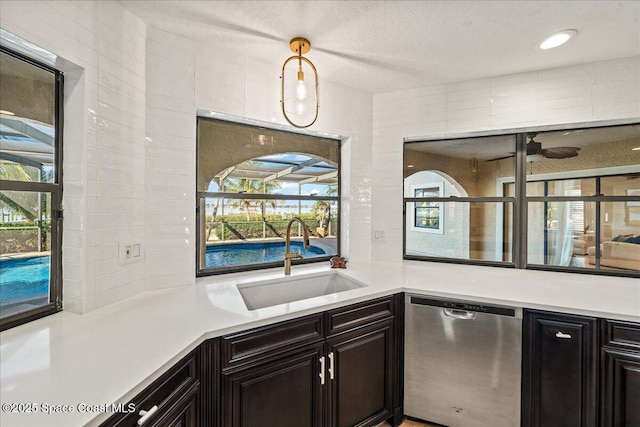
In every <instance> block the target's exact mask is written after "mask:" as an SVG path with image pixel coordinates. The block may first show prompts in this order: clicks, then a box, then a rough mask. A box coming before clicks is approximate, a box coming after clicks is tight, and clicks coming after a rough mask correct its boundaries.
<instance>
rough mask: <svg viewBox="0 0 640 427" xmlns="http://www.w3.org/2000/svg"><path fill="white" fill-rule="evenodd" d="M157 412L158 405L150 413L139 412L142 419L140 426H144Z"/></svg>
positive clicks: (139, 420)
mask: <svg viewBox="0 0 640 427" xmlns="http://www.w3.org/2000/svg"><path fill="white" fill-rule="evenodd" d="M157 410H158V405H153V406H152V407H151V409H149V410H148V411H145V410H141V411H140V412H139V414H140V418H139V419H138V425H139V426H141V425H142V424H144V423H145V422H146V421H147V420H148V419H149V417H151V416H152V415H153V414H155V413H156V411H157Z"/></svg>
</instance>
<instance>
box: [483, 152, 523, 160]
mask: <svg viewBox="0 0 640 427" xmlns="http://www.w3.org/2000/svg"><path fill="white" fill-rule="evenodd" d="M515 155H516V153H513V154H511V155H509V156H504V157H496V158H495V159H488V160H485V162H495V161H496V160H504V159H509V158H511V157H514V156H515Z"/></svg>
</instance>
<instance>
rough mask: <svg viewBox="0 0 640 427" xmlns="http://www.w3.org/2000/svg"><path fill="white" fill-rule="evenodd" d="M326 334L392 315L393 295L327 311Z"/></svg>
mask: <svg viewBox="0 0 640 427" xmlns="http://www.w3.org/2000/svg"><path fill="white" fill-rule="evenodd" d="M327 314H328V315H327V322H328V325H327V335H335V334H339V333H341V332H344V331H347V330H349V329H352V328H356V327H358V326H362V325H368V324H370V323H372V322H375V321H377V320H380V319H384V318H387V317H392V316H393V295H389V296H388V297H383V298H378V299H375V300H371V301H365V302H362V303H359V304H353V305H349V306H347V307H341V308H336V309H335V310H331V311H329V312H327Z"/></svg>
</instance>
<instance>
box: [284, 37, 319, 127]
mask: <svg viewBox="0 0 640 427" xmlns="http://www.w3.org/2000/svg"><path fill="white" fill-rule="evenodd" d="M289 48H290V49H291V51H292V52H293V53H295V55H294V56H291V57H289V58H288V59H287V60H286V61H284V64H282V74H281V75H280V88H281V92H280V105H281V107H282V114H284V118H285V119H287V121H288V122H289V123H290V124H291V125H293V126H295V127H297V128H307V127H309V126H311V125H312V124H314V123H315V122H316V120H317V118H318V108H319V105H318V72H317V70H316V67H315V65H313V62H311V61H310V60H308V59H307V58H305V57H304V56H302V55H304V54H306V53H307V52H309V50H311V43H310V42H309V40H307V39H305V38H304V37H296V38H294V39H292V40H291V41H290V42H289ZM289 63H291V65H290V66H289V67H288V68H289V70H287V64H289ZM293 65H295V68H294V67H293ZM303 65H304V68H305V69H306V70H307V72H306V73H305V71H304V70H303ZM293 70H295V79H294V76H293V75H291V74H293ZM309 70H310V71H311V72H309ZM287 71H289V74H287Z"/></svg>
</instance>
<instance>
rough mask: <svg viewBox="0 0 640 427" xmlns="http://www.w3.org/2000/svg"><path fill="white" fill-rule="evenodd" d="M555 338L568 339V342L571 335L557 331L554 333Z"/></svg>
mask: <svg viewBox="0 0 640 427" xmlns="http://www.w3.org/2000/svg"><path fill="white" fill-rule="evenodd" d="M556 338H565V339H569V340H570V339H571V335H569V334H565V333H563V332H560V331H558V332H556Z"/></svg>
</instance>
